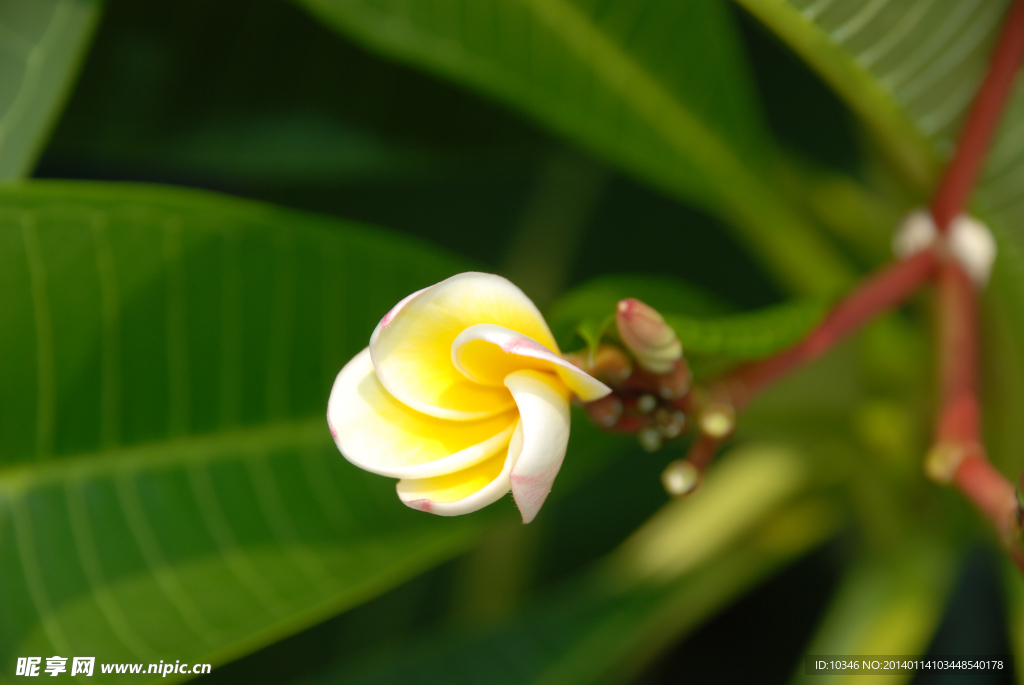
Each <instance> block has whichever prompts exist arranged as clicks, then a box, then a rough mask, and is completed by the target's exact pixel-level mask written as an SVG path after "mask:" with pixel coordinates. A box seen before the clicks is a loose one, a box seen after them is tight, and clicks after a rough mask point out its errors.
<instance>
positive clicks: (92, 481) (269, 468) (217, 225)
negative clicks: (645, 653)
mask: <svg viewBox="0 0 1024 685" xmlns="http://www.w3.org/2000/svg"><path fill="white" fill-rule="evenodd" d="M464 268H465V267H464V265H463V264H462V263H460V262H458V261H457V260H455V259H453V258H450V257H447V256H445V255H443V254H440V253H438V252H436V251H434V250H431V249H429V248H427V247H424V246H421V245H418V244H416V243H415V242H412V241H410V240H409V239H406V238H400V237H398V236H396V235H391V234H388V233H385V232H382V231H376V230H371V229H369V228H365V227H361V226H355V225H352V224H349V223H345V222H342V221H337V220H331V219H326V218H321V217H317V216H312V215H308V214H302V213H298V212H292V211H285V210H280V209H276V208H274V207H270V206H267V205H261V204H257V203H252V202H243V201H238V200H233V199H229V198H226V197H221V196H216V195H211V194H207V193H199V192H187V191H179V190H171V189H164V188H157V187H145V186H143V187H139V186H127V185H110V186H105V185H99V184H77V183H43V184H32V185H28V186H19V187H10V188H6V189H2V190H0V318H2V320H3V321H4V326H3V327H2V328H0V387H3V393H2V394H0V416H2V417H3V430H2V431H0V660H2V661H3V663H4V664H5V666H4V667H3V671H2V672H3V673H8V669H9V668H13V664H14V663H15V657H17V656H25V655H53V654H60V655H80V656H85V655H95V656H97V657H98V658H99V659H100V660H101V661H102V660H109V661H112V662H117V661H125V662H147V663H150V662H156V661H157V660H159V659H161V658H172V659H180V660H182V661H188V662H196V661H210V662H214V663H219V662H222V661H224V660H226V659H228V658H230V657H232V656H236V655H239V654H242V653H245V652H247V651H250V650H251V649H253V648H255V647H257V646H260V645H263V644H266V643H268V642H272V641H274V640H276V639H278V638H280V637H282V636H284V635H287V634H290V633H291V632H294V631H295V630H297V629H300V628H302V627H304V626H307V625H309V624H311V623H313V622H315V621H317V620H320V619H322V618H324V617H326V616H328V615H331V614H332V613H335V612H338V611H341V610H344V609H345V608H346V607H349V606H351V605H353V604H355V603H358V602H360V601H363V600H365V599H367V598H369V597H371V596H373V595H375V594H378V593H380V592H382V591H384V590H386V589H387V588H389V587H391V586H393V585H395V584H397V583H399V582H401V581H403V580H404V579H406V578H408V577H410V576H411V575H413V574H415V573H417V572H419V571H421V570H422V569H424V568H425V567H427V566H429V565H431V564H435V563H437V562H438V561H440V560H442V559H444V558H447V557H450V556H452V555H454V554H456V553H458V552H459V551H460V550H463V549H465V548H466V547H467V546H468V545H469V544H470V543H471V542H472V540H473V539H474V538H475V536H476V534H477V533H478V531H479V530H480V527H481V525H482V524H483V523H485V522H486V521H488V520H490V519H489V518H488V517H493V515H494V514H486V513H482V514H479V515H475V516H468V517H462V518H460V519H440V518H435V517H430V516H425V515H423V514H421V513H418V512H414V511H412V510H409V509H406V508H405V507H403V506H402V505H401V503H400V502H399V501H398V500H397V498H396V496H395V493H394V484H393V482H392V481H391V480H389V479H386V478H381V477H378V476H373V475H371V474H367V473H364V472H362V471H360V470H359V469H356V468H355V467H352V466H350V465H349V464H348V463H347V462H345V461H344V460H343V459H342V458H341V455H340V454H339V453H338V451H337V449H336V448H335V447H334V444H333V441H332V440H331V437H330V434H329V432H328V430H327V427H326V422H325V419H324V416H323V415H324V411H325V406H326V400H327V394H328V391H329V389H330V386H331V383H332V381H333V377H334V375H335V374H336V373H337V371H338V370H339V369H340V367H341V366H342V365H343V364H344V363H345V361H346V360H347V359H348V358H349V357H350V356H351V355H352V354H353V353H355V352H356V351H358V350H359V349H360V348H361V347H363V346H364V345H365V344H366V342H367V340H368V337H369V334H370V331H371V330H372V328H373V326H374V325H375V323H376V321H377V320H378V319H379V317H380V316H381V315H382V314H383V313H384V312H386V311H387V310H388V309H389V308H390V307H391V306H393V305H394V303H395V302H396V301H398V300H399V299H401V298H402V297H404V296H405V295H407V294H408V293H410V292H412V291H414V290H416V289H417V288H421V287H424V286H426V285H429V284H431V283H433V282H436V281H437V280H439V279H442V278H444V277H447V276H449V275H451V274H452V273H455V272H457V271H460V270H462V269H464ZM496 510H500V508H497V509H496ZM505 511H508V508H507V507H506V509H505ZM120 678H121V679H122V680H123V676H121V677H120ZM98 679H100V680H102V678H98Z"/></svg>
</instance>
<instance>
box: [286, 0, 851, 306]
mask: <svg viewBox="0 0 1024 685" xmlns="http://www.w3.org/2000/svg"><path fill="white" fill-rule="evenodd" d="M300 1H301V3H302V4H303V5H304V6H306V7H307V8H309V9H310V11H312V12H313V13H314V14H316V15H317V16H319V17H321V18H322V19H323V20H324V21H325V22H326V23H328V24H330V25H331V26H334V27H336V28H337V29H339V30H341V31H343V32H345V33H347V34H349V35H351V36H352V37H353V38H355V39H356V40H358V41H360V42H362V43H364V44H366V45H367V46H369V47H370V48H372V49H374V50H377V51H380V52H382V53H384V54H387V55H389V56H393V57H396V58H398V59H401V60H403V61H405V62H409V63H412V64H414V65H417V66H420V67H422V68H425V69H427V70H430V71H433V72H435V73H438V74H440V75H442V76H445V77H447V78H451V79H453V80H455V81H458V82H460V83H463V84H465V85H467V86H469V87H471V88H474V89H477V90H480V91H482V92H484V93H486V94H488V95H490V96H492V97H495V98H497V99H499V100H501V101H503V102H506V103H509V104H511V105H513V106H515V107H518V108H519V109H521V110H523V111H525V112H527V113H529V114H530V115H531V116H533V117H534V118H536V119H537V120H538V121H540V122H541V123H542V124H544V125H545V126H547V127H549V128H551V129H553V130H555V131H557V132H559V133H561V134H563V135H565V136H567V137H569V138H571V139H572V140H574V141H576V142H578V143H581V144H583V145H585V146H587V147H589V148H590V149H592V150H595V151H596V152H598V153H599V154H601V155H603V156H605V157H607V158H608V159H611V160H613V161H614V162H615V163H617V164H618V165H620V166H622V167H624V168H625V169H627V170H629V171H631V172H632V173H634V174H636V175H637V176H640V177H642V178H645V179H647V180H648V181H650V182H652V183H654V184H656V185H658V186H660V187H661V188H663V189H665V190H667V191H668V192H670V193H673V194H675V195H678V196H681V197H684V198H686V199H688V200H690V201H693V202H696V203H699V204H700V205H702V206H703V207H705V208H707V209H709V210H710V211H712V212H714V213H716V214H717V215H718V216H719V217H721V218H723V219H725V220H726V221H728V222H729V223H731V224H733V225H735V226H736V227H737V228H738V229H739V231H740V233H741V235H742V236H743V237H744V238H745V239H746V240H747V241H748V242H749V243H750V244H751V246H752V247H753V248H755V249H756V250H758V251H759V252H760V253H761V254H762V256H764V257H765V260H766V262H767V263H768V265H769V266H770V268H772V269H773V270H774V271H775V273H776V275H777V276H778V277H779V279H780V280H781V281H783V282H785V283H787V284H789V285H791V286H793V287H795V288H798V289H802V290H812V291H821V290H823V289H824V290H827V289H829V288H832V287H834V286H836V285H838V284H842V283H843V282H845V279H846V278H847V277H848V276H849V271H848V269H847V268H846V267H845V265H844V262H843V261H842V260H841V259H840V258H839V257H837V256H836V255H835V254H834V253H833V252H832V250H831V248H830V247H829V246H828V245H827V244H826V243H825V242H824V241H822V239H821V237H820V236H819V235H818V234H817V233H816V232H815V231H814V229H813V228H812V227H811V226H810V225H808V224H807V223H806V221H805V219H803V218H802V216H801V215H799V214H798V213H797V212H795V211H794V210H793V208H792V207H790V206H789V205H788V204H787V202H786V201H785V200H784V199H782V197H781V196H780V195H779V193H778V192H776V190H775V189H774V188H773V187H771V186H770V185H769V184H767V183H766V182H765V181H764V180H763V179H764V178H765V176H766V175H767V174H766V173H765V172H766V171H767V170H768V169H769V168H770V167H771V165H772V161H773V158H774V152H773V149H772V145H771V143H770V141H769V139H768V137H767V135H766V127H765V126H764V124H763V122H762V120H761V119H760V117H758V116H757V114H756V113H757V107H756V104H755V100H754V97H753V94H752V92H751V88H750V79H749V76H748V74H747V73H746V72H745V70H744V68H743V64H742V57H741V53H740V50H739V46H738V40H737V37H736V35H735V30H734V27H733V26H732V25H731V22H730V18H729V16H728V14H727V11H726V8H725V6H724V3H722V2H719V1H717V0H709V1H707V2H689V3H679V2H671V1H670V0H659V1H655V2H650V3H647V4H645V5H644V6H643V9H642V11H641V9H640V7H639V6H638V5H636V4H635V3H631V2H628V1H627V0H619V1H617V2H612V3H610V4H606V5H593V4H592V3H590V4H588V3H582V2H576V1H574V0H481V1H480V2H475V3H473V4H472V6H470V7H463V5H462V4H461V3H457V2H455V1H454V0H443V1H441V2H435V3H429V4H422V3H413V4H410V3H406V2H401V1H399V0H300ZM680 36H685V39H683V40H680V38H679V37H680Z"/></svg>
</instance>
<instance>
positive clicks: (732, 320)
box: [548, 276, 829, 360]
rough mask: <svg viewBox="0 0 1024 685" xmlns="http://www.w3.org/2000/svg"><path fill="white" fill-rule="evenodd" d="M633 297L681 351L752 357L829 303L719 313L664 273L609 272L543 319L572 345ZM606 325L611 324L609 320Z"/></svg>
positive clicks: (780, 344)
mask: <svg viewBox="0 0 1024 685" xmlns="http://www.w3.org/2000/svg"><path fill="white" fill-rule="evenodd" d="M627 297H635V298H637V299H640V300H643V301H644V302H646V303H647V304H649V305H651V306H652V307H654V308H655V309H657V310H658V311H659V312H660V313H661V315H662V316H664V317H665V321H666V322H667V323H668V324H669V325H670V326H672V328H673V329H675V332H676V335H678V336H679V339H680V340H681V341H682V343H683V350H684V351H685V352H686V353H688V354H689V353H693V354H698V355H709V356H710V355H715V356H723V357H729V358H730V359H735V360H742V359H755V358H758V357H764V356H767V355H769V354H772V353H773V352H777V351H778V350H781V349H784V348H786V347H789V346H790V345H792V344H793V343H795V342H797V341H799V340H800V339H801V338H802V337H803V336H804V335H806V334H807V333H808V332H810V330H811V329H812V328H814V326H815V325H816V324H817V323H818V322H819V321H820V320H821V318H822V317H823V316H824V315H825V313H826V312H827V310H828V306H829V302H828V301H827V300H825V299H823V298H818V299H812V300H804V301H795V302H789V303H786V304H781V305H776V306H774V307H768V308H765V309H762V310H759V311H754V312H743V313H739V314H728V315H724V316H722V315H720V313H721V312H722V311H723V310H728V308H727V307H726V306H725V305H722V304H720V303H719V302H717V301H716V300H714V299H713V298H711V297H709V296H707V295H705V294H703V293H702V292H700V291H699V290H697V289H696V288H692V287H691V286H687V285H686V284H684V283H682V282H680V281H676V280H673V279H670V278H658V277H647V276H609V277H604V278H599V279H595V280H594V281H591V282H590V283H586V284H584V285H582V286H580V287H579V288H577V289H575V290H573V291H571V292H570V293H568V294H567V295H565V296H564V297H563V298H562V299H561V300H559V301H558V302H556V303H555V305H554V306H553V307H552V308H551V311H550V314H549V319H548V321H549V323H550V325H551V329H552V331H553V332H554V334H555V336H556V337H557V338H558V341H559V344H560V345H563V346H564V347H565V348H566V349H572V347H573V346H574V343H575V344H578V342H575V341H574V337H573V336H574V335H577V336H579V337H580V338H582V339H583V341H584V342H585V343H587V345H588V346H589V345H591V344H592V339H594V338H595V337H596V336H597V334H598V333H599V332H601V331H604V330H606V329H608V327H609V325H611V324H609V322H608V318H609V316H614V312H615V305H616V304H617V303H618V302H619V300H622V299H624V298H627ZM611 330H614V326H613V325H611Z"/></svg>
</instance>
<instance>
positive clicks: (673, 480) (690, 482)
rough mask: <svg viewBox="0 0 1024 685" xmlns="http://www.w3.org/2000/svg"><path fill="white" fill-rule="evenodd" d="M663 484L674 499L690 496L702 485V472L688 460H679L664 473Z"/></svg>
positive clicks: (662, 475) (662, 474)
mask: <svg viewBox="0 0 1024 685" xmlns="http://www.w3.org/2000/svg"><path fill="white" fill-rule="evenodd" d="M661 484H662V485H664V486H665V490H666V491H667V492H668V494H670V495H673V496H674V497H682V496H684V495H689V494H690V493H691V492H693V491H694V490H696V489H697V486H698V485H699V484H700V471H698V470H697V467H696V466H694V465H693V464H692V463H691V462H689V461H687V460H686V459H677V460H676V461H674V462H672V463H671V464H669V465H668V466H667V467H666V468H665V470H664V471H662V473H661Z"/></svg>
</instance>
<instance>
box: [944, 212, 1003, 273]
mask: <svg viewBox="0 0 1024 685" xmlns="http://www.w3.org/2000/svg"><path fill="white" fill-rule="evenodd" d="M949 249H950V251H952V253H953V255H954V256H955V257H956V258H957V261H959V262H960V265H961V266H962V267H963V268H964V271H966V272H967V275H968V276H970V277H971V280H972V281H974V285H976V286H978V287H979V288H983V287H985V285H986V284H987V283H988V279H989V277H990V276H991V275H992V264H993V263H994V262H995V261H996V239H995V238H993V237H992V231H991V230H989V227H988V226H986V225H985V224H983V223H982V222H980V221H978V220H977V219H975V218H974V217H972V216H968V215H966V214H961V215H960V216H958V217H957V218H955V219H953V221H952V223H950V225H949Z"/></svg>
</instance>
